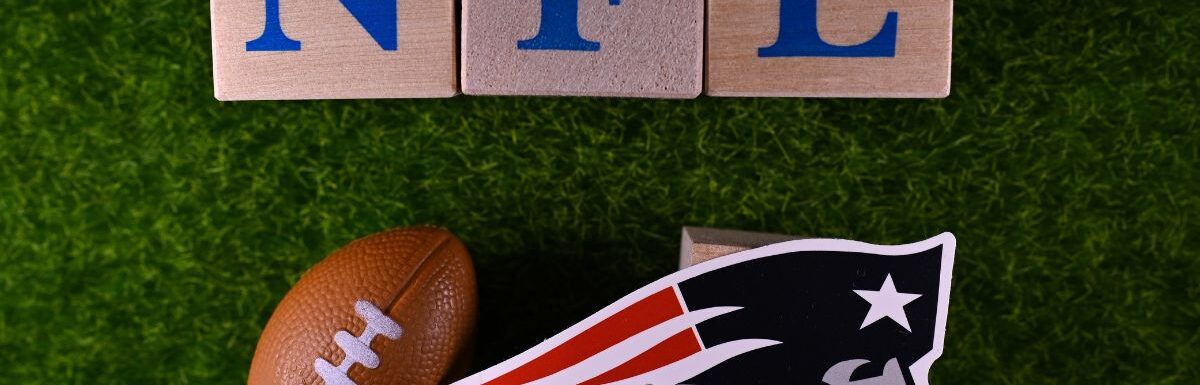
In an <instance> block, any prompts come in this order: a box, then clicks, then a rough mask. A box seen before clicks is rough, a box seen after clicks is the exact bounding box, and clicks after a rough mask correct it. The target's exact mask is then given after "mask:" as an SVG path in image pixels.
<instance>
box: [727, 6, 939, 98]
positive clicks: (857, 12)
mask: <svg viewBox="0 0 1200 385" xmlns="http://www.w3.org/2000/svg"><path fill="white" fill-rule="evenodd" d="M708 4H709V10H708V12H709V13H708V48H707V49H708V55H707V56H708V59H707V68H708V74H707V86H706V87H707V88H706V94H708V95H713V96H799V97H862V98H941V97H945V96H947V95H949V93H950V51H951V35H952V31H953V22H952V21H953V6H954V5H953V0H708Z"/></svg>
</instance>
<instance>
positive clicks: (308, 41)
mask: <svg viewBox="0 0 1200 385" xmlns="http://www.w3.org/2000/svg"><path fill="white" fill-rule="evenodd" d="M211 7H212V47H213V48H212V49H213V78H214V91H215V94H216V97H217V99H220V100H279V99H351V98H354V99H361V98H430V97H450V96H454V95H456V94H457V93H458V68H457V64H458V63H457V61H458V59H457V58H458V50H457V47H456V43H455V41H456V39H455V37H456V36H457V35H456V29H455V22H454V21H455V2H454V0H390V1H388V0H385V1H374V0H212V5H211Z"/></svg>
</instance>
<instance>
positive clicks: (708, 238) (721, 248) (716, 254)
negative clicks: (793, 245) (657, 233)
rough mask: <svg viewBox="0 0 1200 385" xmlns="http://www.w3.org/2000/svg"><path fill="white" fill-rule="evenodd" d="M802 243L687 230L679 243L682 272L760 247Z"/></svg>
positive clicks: (720, 231)
mask: <svg viewBox="0 0 1200 385" xmlns="http://www.w3.org/2000/svg"><path fill="white" fill-rule="evenodd" d="M797 239H802V237H797V236H791V235H780V234H768V233H755V232H750V231H741V230H725V229H713V228H706V227H684V228H683V234H682V236H681V237H680V242H679V268H680V269H686V268H688V267H691V266H692V265H695V264H697V263H700V262H704V261H708V260H712V259H716V258H720V257H724V256H726V255H729V254H733V253H737V252H741V251H746V250H750V249H756V248H759V247H763V246H767V245H771V244H775V243H780V242H787V241H793V240H797Z"/></svg>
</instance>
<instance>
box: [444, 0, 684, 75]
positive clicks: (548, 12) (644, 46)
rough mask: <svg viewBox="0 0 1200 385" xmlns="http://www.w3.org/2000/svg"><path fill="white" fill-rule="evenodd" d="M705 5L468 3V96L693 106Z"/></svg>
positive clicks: (618, 0) (611, 0)
mask: <svg viewBox="0 0 1200 385" xmlns="http://www.w3.org/2000/svg"><path fill="white" fill-rule="evenodd" d="M703 15H704V0H463V27H462V29H463V30H462V45H463V52H462V56H463V60H462V79H463V80H462V81H463V93H465V94H468V95H554V96H614V97H653V98H694V97H696V96H698V95H699V94H700V91H701V89H702V81H703V64H704V63H703V55H704V51H703V46H704V35H703V31H704V25H703V24H704V17H703Z"/></svg>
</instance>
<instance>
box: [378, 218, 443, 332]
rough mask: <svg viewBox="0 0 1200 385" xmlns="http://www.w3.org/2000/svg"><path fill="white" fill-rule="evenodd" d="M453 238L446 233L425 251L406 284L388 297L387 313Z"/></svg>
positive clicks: (406, 279)
mask: <svg viewBox="0 0 1200 385" xmlns="http://www.w3.org/2000/svg"><path fill="white" fill-rule="evenodd" d="M451 238H453V236H451V235H450V234H444V236H443V237H442V239H441V240H440V241H438V243H437V244H435V245H434V246H433V247H432V248H430V249H429V251H428V252H426V253H425V256H424V257H421V262H420V263H418V264H417V267H416V268H415V269H413V271H412V273H410V274H409V275H408V278H405V280H404V285H403V286H401V287H400V289H399V290H396V292H395V293H394V294H392V298H390V299H388V302H387V308H386V309H387V310H386V312H387V314H391V313H392V310H395V309H394V308H395V306H396V302H397V301H399V300H400V298H401V297H404V293H405V292H407V291H408V289H410V288H412V286H413V281H415V280H416V279H417V277H419V276H421V273H422V272H423V271H425V269H427V268H428V265H429V261H430V260H432V259H433V256H434V255H437V253H438V252H439V251H441V250H442V249H443V248H445V247H446V245H447V244H449V243H450V239H451Z"/></svg>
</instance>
